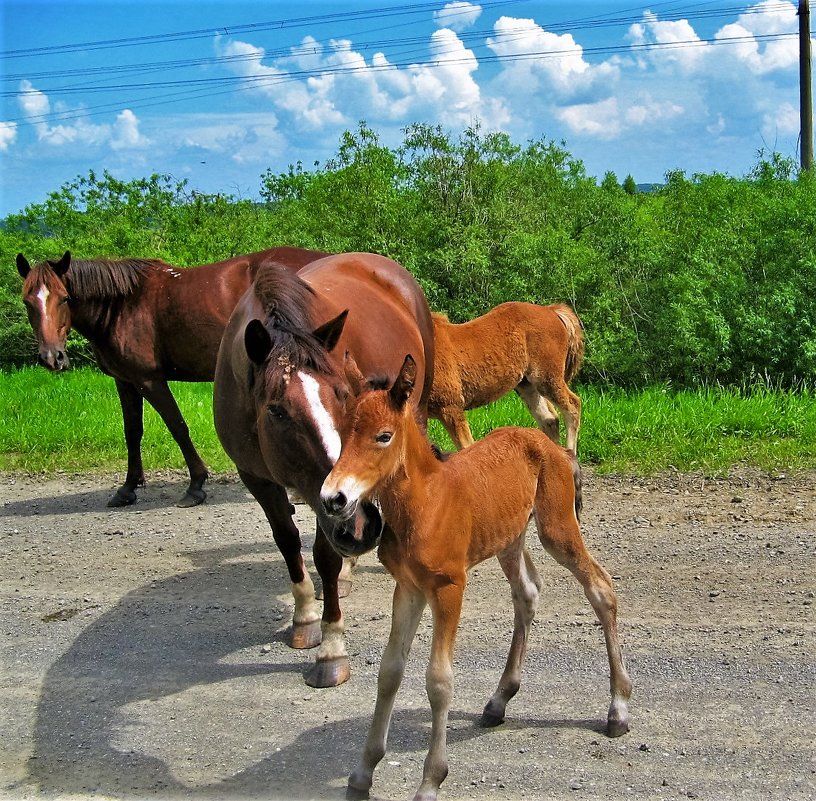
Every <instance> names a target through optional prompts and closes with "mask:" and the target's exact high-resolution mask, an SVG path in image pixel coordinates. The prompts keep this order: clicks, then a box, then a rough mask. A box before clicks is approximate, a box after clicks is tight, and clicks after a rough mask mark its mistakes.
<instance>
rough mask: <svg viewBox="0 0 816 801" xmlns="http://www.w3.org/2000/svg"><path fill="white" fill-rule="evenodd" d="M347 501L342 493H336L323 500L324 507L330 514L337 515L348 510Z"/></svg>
mask: <svg viewBox="0 0 816 801" xmlns="http://www.w3.org/2000/svg"><path fill="white" fill-rule="evenodd" d="M346 503H347V499H346V496H345V495H344V494H343V493H342V492H335V493H334V495H330V496H329V497H328V498H324V499H323V506H324V507H325V508H326V511H327V512H328V513H329V514H337V513H338V512H341V511H342V510H343V509H345V508H346Z"/></svg>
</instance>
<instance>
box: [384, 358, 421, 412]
mask: <svg viewBox="0 0 816 801" xmlns="http://www.w3.org/2000/svg"><path fill="white" fill-rule="evenodd" d="M416 375H417V366H416V362H415V361H414V359H413V357H412V356H411V354H410V353H409V354H408V355H407V356H406V357H405V361H404V362H403V363H402V368H401V369H400V374H399V375H398V376H397V380H396V381H395V382H394V386H393V387H391V390H390V394H391V400H393V401H394V404H395V405H396V407H397V408H398V409H402V407H403V406H405V404H406V403H407V401H408V398H410V397H411V394H412V393H413V391H414V384H415V383H416Z"/></svg>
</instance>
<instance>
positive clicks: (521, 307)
mask: <svg viewBox="0 0 816 801" xmlns="http://www.w3.org/2000/svg"><path fill="white" fill-rule="evenodd" d="M433 317H434V334H435V340H436V363H435V365H434V385H433V390H432V392H431V399H430V401H429V403H428V414H429V416H430V417H435V418H437V419H438V420H441V421H442V425H443V426H445V430H446V431H447V432H448V434H450V437H451V439H452V440H453V441H454V443H455V445H456V447H457V448H460V449H461V448H464V447H467V446H468V445H472V444H473V435H472V434H471V432H470V426H469V425H468V422H467V419H466V418H465V410H466V409H475V408H476V407H477V406H484V405H485V404H487V403H492V402H493V401H495V400H498V399H499V398H501V397H502V396H503V395H506V394H507V393H508V392H510V390H513V389H514V390H515V391H516V392H517V393H518V394H519V396H520V397H521V399H522V400H523V401H524V403H525V404H526V405H527V408H528V409H529V410H530V414H532V415H533V417H534V418H535V419H536V422H537V423H538V425H539V426H540V427H541V430H542V431H544V432H545V433H546V434H547V435H548V436H549V437H550V439H552V440H553V442H558V441H559V432H558V417H557V415H556V414H555V412H554V411H553V410H552V409H551V408H550V403H551V402H552V403H553V404H555V406H556V407H558V409H559V410H560V411H561V414H562V415H563V417H564V420H565V422H566V429H567V437H566V445H567V447H568V448H569V449H570V450H572V451H573V452H577V448H578V429H579V428H580V426H581V399H580V398H579V397H578V396H577V395H576V394H575V393H574V392H573V391H572V390H571V389H570V388H569V382H570V381H572V379H573V378H575V376H576V374H577V373H578V370H580V368H581V362H582V360H583V358H584V335H583V331H582V326H581V321H580V320H579V319H578V315H577V314H576V313H575V312H574V311H573V310H572V309H571V308H570V307H569V306H566V305H565V304H563V303H558V304H555V305H553V306H538V305H536V304H534V303H518V302H510V303H502V304H500V305H498V306H496V308H494V309H491V310H490V311H489V312H488V313H487V314H484V315H482V316H481V317H477V318H476V319H475V320H471V321H469V322H467V323H461V324H459V325H456V324H454V323H451V322H449V320H448V318H447V317H445V316H444V315H442V314H435V315H434V316H433Z"/></svg>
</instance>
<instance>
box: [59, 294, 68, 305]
mask: <svg viewBox="0 0 816 801" xmlns="http://www.w3.org/2000/svg"><path fill="white" fill-rule="evenodd" d="M70 299H71V298H69V297H68V296H67V295H66V296H65V297H64V298H61V299H60V302H59V305H60V306H64V305H65V304H66V303H67V302H68V301H69V300H70Z"/></svg>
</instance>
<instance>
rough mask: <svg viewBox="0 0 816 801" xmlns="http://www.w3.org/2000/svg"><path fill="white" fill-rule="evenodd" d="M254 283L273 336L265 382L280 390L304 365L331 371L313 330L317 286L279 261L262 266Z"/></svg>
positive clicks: (267, 326)
mask: <svg viewBox="0 0 816 801" xmlns="http://www.w3.org/2000/svg"><path fill="white" fill-rule="evenodd" d="M253 286H254V292H255V297H256V298H257V299H258V302H259V303H260V304H261V308H262V309H263V311H264V316H265V319H264V326H265V327H266V330H267V331H268V332H269V336H270V337H271V339H272V354H271V357H270V358H269V360H268V361H267V364H266V375H265V382H264V383H265V384H266V386H267V388H268V389H270V390H271V391H273V392H277V391H279V390H280V389H281V388H282V387H283V385H284V384H285V382H286V380H287V379H288V377H289V376H290V375H291V374H292V372H297V371H298V370H301V369H303V368H307V369H310V370H315V371H317V372H319V373H328V372H330V366H329V360H328V356H327V354H326V350H325V348H324V347H323V345H322V344H321V343H320V342H319V341H318V340H317V339H315V337H314V336H313V334H312V329H313V327H314V326H313V324H312V320H311V314H310V311H311V307H312V301H313V299H314V296H315V293H314V290H313V289H312V288H311V287H310V286H309V285H308V284H307V283H306V282H305V281H303V280H301V279H300V278H298V277H297V275H295V274H294V273H293V272H292V271H291V270H288V269H286V268H285V267H283V266H282V265H280V264H277V263H275V262H269V263H267V264H263V265H261V266H260V267H259V268H258V273H257V275H256V276H255V281H254V284H253Z"/></svg>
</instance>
